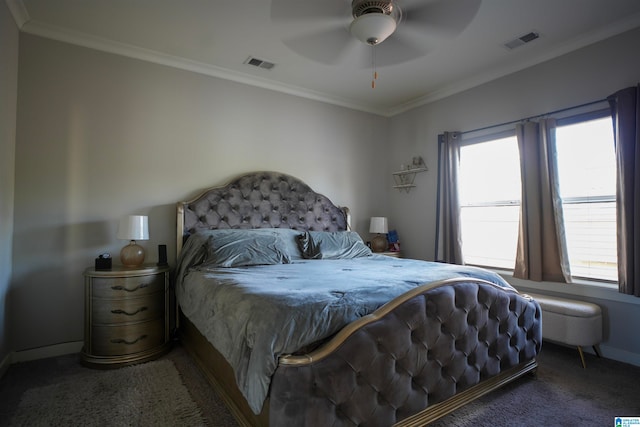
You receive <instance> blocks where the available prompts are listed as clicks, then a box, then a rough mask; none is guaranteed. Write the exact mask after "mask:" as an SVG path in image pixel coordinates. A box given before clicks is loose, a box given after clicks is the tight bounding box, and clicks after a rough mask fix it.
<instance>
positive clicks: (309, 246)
mask: <svg viewBox="0 0 640 427" xmlns="http://www.w3.org/2000/svg"><path fill="white" fill-rule="evenodd" d="M297 241H298V249H300V253H301V254H302V258H304V259H321V258H322V253H321V252H320V248H318V246H317V245H316V243H315V242H314V241H313V239H312V238H311V234H309V232H308V231H305V232H304V234H299V235H298V237H297Z"/></svg>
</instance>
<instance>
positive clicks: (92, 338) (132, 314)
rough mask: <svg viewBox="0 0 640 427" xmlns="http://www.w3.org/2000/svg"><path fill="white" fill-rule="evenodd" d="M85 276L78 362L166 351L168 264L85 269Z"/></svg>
mask: <svg viewBox="0 0 640 427" xmlns="http://www.w3.org/2000/svg"><path fill="white" fill-rule="evenodd" d="M84 277H85V306H84V313H85V315H84V317H85V320H84V322H85V325H84V348H83V349H82V354H81V361H82V363H84V364H85V365H88V366H91V367H101V368H110V367H119V366H122V365H128V364H132V363H139V362H145V361H147V360H151V359H154V358H156V357H158V356H160V355H161V354H163V353H165V352H166V351H168V350H169V348H170V345H171V343H170V330H169V267H156V266H155V265H143V266H141V267H135V268H128V267H122V266H114V267H113V268H112V269H111V270H104V271H102V270H96V269H95V268H88V269H86V270H85V272H84Z"/></svg>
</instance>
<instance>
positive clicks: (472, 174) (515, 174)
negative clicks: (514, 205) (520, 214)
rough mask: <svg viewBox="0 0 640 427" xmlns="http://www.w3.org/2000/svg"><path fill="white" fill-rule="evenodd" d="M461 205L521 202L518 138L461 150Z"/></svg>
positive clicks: (503, 139)
mask: <svg viewBox="0 0 640 427" xmlns="http://www.w3.org/2000/svg"><path fill="white" fill-rule="evenodd" d="M458 182H459V183H460V184H459V188H458V191H459V193H460V204H461V205H462V206H464V205H470V204H475V203H485V202H488V201H493V202H495V201H505V200H518V201H519V200H520V191H521V189H520V157H519V153H518V143H517V141H516V137H515V136H512V137H508V138H502V139H497V140H493V141H487V142H483V143H480V144H473V145H466V146H463V147H462V148H461V149H460V170H459V181H458Z"/></svg>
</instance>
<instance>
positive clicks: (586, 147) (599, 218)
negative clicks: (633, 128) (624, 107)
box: [556, 117, 618, 281]
mask: <svg viewBox="0 0 640 427" xmlns="http://www.w3.org/2000/svg"><path fill="white" fill-rule="evenodd" d="M556 145H557V151H558V175H559V183H560V194H561V197H562V200H563V203H562V206H563V210H564V221H565V232H566V237H567V252H568V255H569V264H570V266H571V274H572V276H574V277H583V278H590V279H598V280H610V281H617V279H618V269H617V257H616V250H617V249H616V203H615V193H616V189H615V180H616V173H615V171H616V161H615V153H614V142H613V126H612V122H611V117H605V118H602V119H597V120H591V121H586V122H581V123H576V124H572V125H568V126H561V127H558V128H557V130H556Z"/></svg>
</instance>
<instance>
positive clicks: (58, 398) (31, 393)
mask: <svg viewBox="0 0 640 427" xmlns="http://www.w3.org/2000/svg"><path fill="white" fill-rule="evenodd" d="M10 425H11V426H106V425H109V426H125V425H126V426H151V425H156V426H157V425H162V426H203V425H206V423H205V421H204V418H203V417H202V415H201V412H200V409H199V407H198V405H197V404H196V403H195V402H194V401H193V400H192V398H191V396H190V395H189V392H188V390H187V388H186V387H185V385H184V384H183V382H182V380H181V378H180V374H179V373H178V371H177V370H176V368H175V366H174V364H173V362H172V361H170V360H160V361H155V362H149V363H145V364H142V365H135V366H130V367H124V368H120V369H116V370H109V371H87V372H86V373H82V374H76V375H73V376H70V377H66V378H64V380H63V381H61V382H59V383H56V384H52V385H47V386H44V387H38V388H33V389H30V390H27V391H25V393H24V394H23V395H22V398H21V400H20V404H19V405H18V409H17V411H16V413H15V415H14V416H13V418H12V419H11V424H10Z"/></svg>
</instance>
